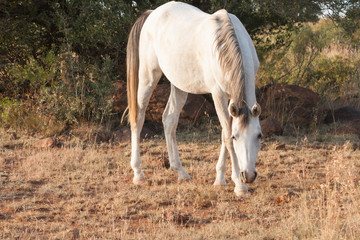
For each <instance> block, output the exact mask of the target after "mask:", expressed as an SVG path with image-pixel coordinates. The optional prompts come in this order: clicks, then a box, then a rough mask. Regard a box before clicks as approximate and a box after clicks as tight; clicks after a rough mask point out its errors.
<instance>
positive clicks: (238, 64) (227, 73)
mask: <svg viewBox="0 0 360 240" xmlns="http://www.w3.org/2000/svg"><path fill="white" fill-rule="evenodd" d="M214 17H215V21H216V23H217V29H216V33H215V34H216V38H215V49H216V51H217V54H218V60H219V64H220V67H221V69H222V74H223V78H224V80H225V81H226V83H227V84H228V89H229V91H230V92H229V94H230V99H231V100H232V101H233V103H234V104H235V106H237V107H238V108H239V109H241V110H242V112H243V113H245V114H244V116H243V123H245V125H246V123H247V122H248V117H249V108H248V106H247V104H246V101H245V99H246V95H245V94H246V91H245V87H246V86H245V71H244V66H243V59H242V54H241V49H240V45H239V42H238V40H237V37H236V34H235V30H234V27H233V25H232V23H231V20H230V18H229V15H228V13H227V11H226V10H220V11H218V12H217V13H216V14H214Z"/></svg>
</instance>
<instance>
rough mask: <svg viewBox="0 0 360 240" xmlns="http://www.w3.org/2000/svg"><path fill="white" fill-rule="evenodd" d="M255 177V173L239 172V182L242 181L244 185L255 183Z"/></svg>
mask: <svg viewBox="0 0 360 240" xmlns="http://www.w3.org/2000/svg"><path fill="white" fill-rule="evenodd" d="M256 177H257V172H256V171H253V172H248V171H242V172H240V178H241V181H243V182H244V183H252V182H254V181H255V179H256Z"/></svg>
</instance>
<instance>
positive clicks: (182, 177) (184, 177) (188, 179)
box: [178, 171, 191, 182]
mask: <svg viewBox="0 0 360 240" xmlns="http://www.w3.org/2000/svg"><path fill="white" fill-rule="evenodd" d="M178 182H191V177H190V175H189V174H188V173H187V172H185V171H184V172H182V173H180V174H179V177H178Z"/></svg>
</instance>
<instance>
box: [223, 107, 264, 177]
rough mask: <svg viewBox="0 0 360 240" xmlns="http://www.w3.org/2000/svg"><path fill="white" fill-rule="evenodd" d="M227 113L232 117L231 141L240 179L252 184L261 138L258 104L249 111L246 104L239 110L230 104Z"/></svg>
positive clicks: (255, 173) (255, 174)
mask: <svg viewBox="0 0 360 240" xmlns="http://www.w3.org/2000/svg"><path fill="white" fill-rule="evenodd" d="M229 112H230V114H231V116H232V126H231V129H232V139H233V145H234V149H235V153H236V156H237V158H238V163H239V167H240V178H241V180H242V181H243V182H244V183H252V182H253V181H254V180H255V178H256V176H257V172H256V170H255V162H256V159H257V156H258V152H259V150H260V138H261V137H262V132H261V127H260V123H259V115H260V112H261V108H260V105H259V104H258V103H255V104H254V106H253V107H252V108H251V109H249V108H248V106H247V105H246V104H244V106H243V107H241V108H240V107H238V106H236V105H235V104H234V103H230V105H229Z"/></svg>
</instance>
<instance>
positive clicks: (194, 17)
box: [141, 2, 214, 93]
mask: <svg viewBox="0 0 360 240" xmlns="http://www.w3.org/2000/svg"><path fill="white" fill-rule="evenodd" d="M210 18H211V15H209V14H206V13H204V12H202V11H201V10H199V9H198V8H195V7H193V6H191V5H188V4H184V3H181V2H169V3H166V4H164V5H162V6H160V7H159V8H157V9H155V10H154V11H153V12H152V13H151V15H150V16H149V18H148V19H147V21H146V23H145V24H144V27H143V30H142V33H141V34H142V35H143V36H142V39H141V41H142V42H143V48H144V51H146V50H145V49H146V48H153V50H154V51H153V52H154V54H156V57H157V60H158V63H159V66H160V68H161V70H162V71H163V73H164V74H165V75H166V77H167V78H168V79H169V80H170V81H171V82H172V83H173V84H174V85H175V86H176V87H178V88H179V89H181V90H183V91H186V92H191V93H207V92H210V89H209V88H208V86H207V85H206V84H205V80H204V78H205V76H204V65H206V64H207V65H208V63H206V61H207V60H208V59H213V58H211V57H210V54H211V48H212V43H213V36H211V29H212V28H214V27H212V26H210V25H209V20H210Z"/></svg>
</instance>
